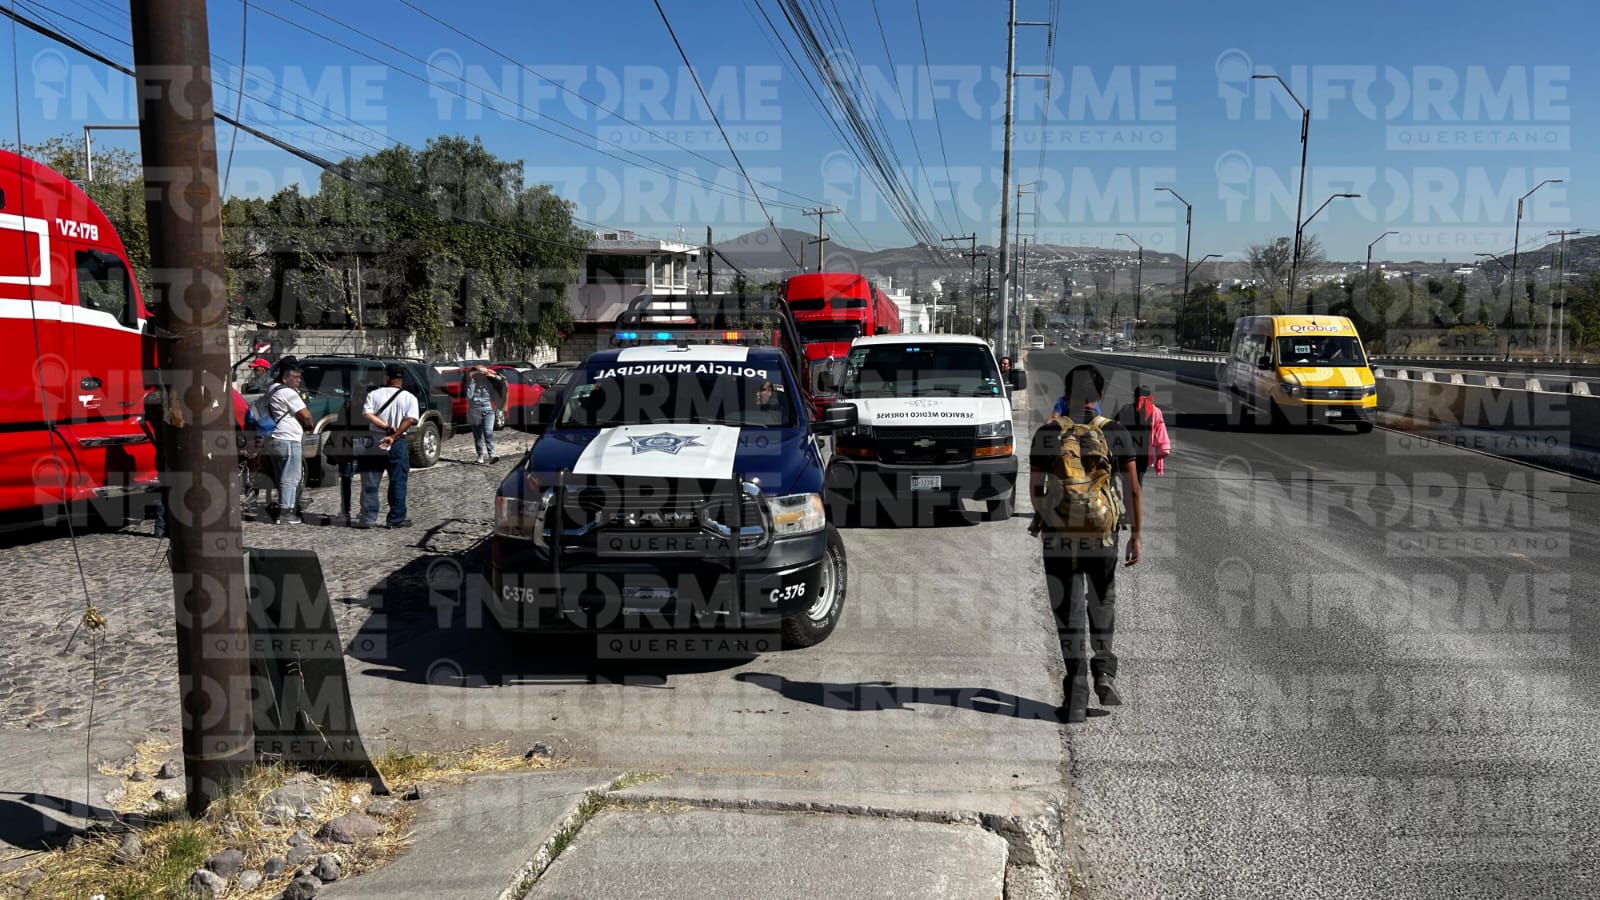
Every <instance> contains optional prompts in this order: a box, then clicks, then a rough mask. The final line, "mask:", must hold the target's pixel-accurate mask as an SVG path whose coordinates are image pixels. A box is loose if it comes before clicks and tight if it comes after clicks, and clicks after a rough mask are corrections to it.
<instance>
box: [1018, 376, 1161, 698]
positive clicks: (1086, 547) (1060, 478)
mask: <svg viewBox="0 0 1600 900" xmlns="http://www.w3.org/2000/svg"><path fill="white" fill-rule="evenodd" d="M1104 393H1105V376H1104V375H1102V374H1101V373H1100V370H1099V369H1098V368H1096V367H1094V366H1091V365H1082V366H1077V367H1076V368H1073V369H1072V370H1071V371H1069V372H1067V377H1066V388H1065V390H1064V392H1063V399H1064V400H1065V401H1066V404H1065V407H1066V410H1065V414H1064V415H1063V416H1061V417H1059V418H1057V417H1056V416H1052V417H1051V421H1048V422H1046V423H1045V424H1044V425H1043V426H1041V427H1040V428H1039V430H1038V431H1036V432H1035V433H1034V435H1033V444H1032V449H1031V450H1030V453H1029V469H1030V472H1029V486H1030V491H1029V493H1030V496H1031V497H1032V498H1033V508H1034V510H1035V512H1034V521H1033V524H1032V525H1031V526H1030V527H1029V529H1028V532H1029V534H1032V535H1034V536H1036V537H1037V536H1041V535H1042V544H1043V555H1044V573H1045V583H1046V586H1047V587H1048V589H1049V591H1050V605H1051V607H1052V608H1053V609H1054V611H1055V616H1056V630H1057V634H1058V636H1059V638H1060V640H1061V656H1062V661H1063V662H1064V663H1065V664H1066V670H1067V671H1066V678H1065V679H1064V681H1063V683H1062V689H1063V693H1064V694H1065V700H1064V701H1063V704H1062V708H1061V713H1062V715H1063V717H1064V719H1065V721H1067V722H1082V721H1084V719H1085V718H1086V717H1087V715H1088V704H1089V687H1090V678H1091V677H1092V678H1093V682H1094V684H1093V686H1094V691H1095V694H1096V695H1097V696H1098V697H1099V699H1100V705H1102V706H1120V705H1121V704H1122V697H1121V695H1120V694H1118V692H1117V683H1116V679H1117V656H1116V653H1114V652H1113V650H1112V647H1111V643H1112V634H1113V632H1114V631H1115V627H1116V577H1117V562H1118V560H1119V559H1123V560H1125V562H1126V564H1127V565H1129V566H1132V565H1136V564H1137V563H1138V562H1139V557H1140V555H1141V553H1142V552H1143V548H1142V547H1141V541H1140V530H1141V527H1142V525H1143V518H1144V511H1143V508H1142V500H1141V496H1140V492H1139V478H1138V474H1137V471H1136V468H1135V463H1136V458H1137V456H1138V448H1137V447H1136V445H1135V443H1134V440H1133V436H1132V435H1131V434H1129V432H1128V429H1127V428H1125V427H1124V426H1123V425H1121V424H1120V423H1118V422H1116V421H1115V420H1112V419H1108V418H1105V417H1104V416H1101V415H1100V414H1099V412H1098V408H1099V403H1100V399H1101V397H1102V395H1103V394H1104ZM1124 526H1126V527H1127V528H1128V530H1129V532H1130V533H1129V535H1128V546H1127V549H1126V551H1125V552H1122V553H1120V554H1119V548H1118V542H1119V541H1118V539H1119V536H1120V532H1121V530H1122V528H1123V527H1124ZM1086 636H1087V638H1088V640H1089V644H1090V647H1091V648H1092V649H1093V651H1094V657H1093V659H1092V660H1086V658H1085V655H1084V647H1083V642H1084V638H1085V637H1086ZM1086 663H1087V664H1086Z"/></svg>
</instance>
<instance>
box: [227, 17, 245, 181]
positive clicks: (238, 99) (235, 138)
mask: <svg viewBox="0 0 1600 900" xmlns="http://www.w3.org/2000/svg"><path fill="white" fill-rule="evenodd" d="M241 5H242V6H243V11H242V12H241V13H240V17H239V90H238V92H237V93H236V94H235V95H234V100H233V111H234V112H235V113H238V112H240V111H242V110H243V109H244V73H245V66H246V62H245V61H246V60H247V59H249V52H250V0H242V2H241ZM238 144H239V129H237V128H235V129H233V132H232V136H231V137H230V138H228V166H227V168H226V169H224V170H223V174H222V196H224V197H226V196H228V182H229V180H230V179H232V178H233V151H234V148H235V147H237V146H238Z"/></svg>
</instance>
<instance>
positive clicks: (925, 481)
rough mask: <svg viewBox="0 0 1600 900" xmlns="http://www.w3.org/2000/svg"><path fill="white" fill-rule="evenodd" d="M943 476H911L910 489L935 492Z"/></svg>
mask: <svg viewBox="0 0 1600 900" xmlns="http://www.w3.org/2000/svg"><path fill="white" fill-rule="evenodd" d="M943 481H944V476H942V475H913V476H911V489H912V490H913V491H937V490H939V488H940V486H941V484H942V482H943Z"/></svg>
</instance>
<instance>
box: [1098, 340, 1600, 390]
mask: <svg viewBox="0 0 1600 900" xmlns="http://www.w3.org/2000/svg"><path fill="white" fill-rule="evenodd" d="M1074 350H1075V352H1079V353H1091V354H1095V355H1098V356H1105V357H1111V358H1115V357H1135V358H1141V359H1157V360H1160V359H1167V360H1180V361H1184V362H1216V363H1221V362H1223V361H1224V360H1226V359H1227V358H1228V355H1227V354H1226V353H1212V352H1208V351H1204V350H1184V351H1182V352H1168V353H1158V352H1154V351H1143V350H1139V351H1130V350H1113V351H1110V352H1107V351H1104V350H1092V349H1089V348H1074ZM1412 361H1414V360H1408V362H1412ZM1372 363H1373V365H1372V374H1373V375H1374V376H1376V377H1378V378H1393V379H1398V380H1401V381H1421V382H1427V383H1434V384H1461V385H1471V386H1473V387H1487V388H1500V389H1502V390H1513V391H1539V392H1544V393H1551V394H1575V395H1578V396H1581V397H1592V396H1600V378H1596V377H1593V376H1584V375H1563V374H1560V373H1557V372H1505V371H1492V370H1477V369H1455V368H1448V369H1443V368H1432V367H1426V366H1417V365H1402V364H1398V363H1391V362H1384V361H1383V360H1382V358H1381V357H1373V358H1372Z"/></svg>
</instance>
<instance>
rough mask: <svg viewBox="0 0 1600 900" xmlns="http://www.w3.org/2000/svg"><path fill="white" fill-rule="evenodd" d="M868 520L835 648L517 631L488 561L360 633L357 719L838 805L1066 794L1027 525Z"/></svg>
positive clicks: (401, 732)
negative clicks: (854, 798) (684, 655)
mask: <svg viewBox="0 0 1600 900" xmlns="http://www.w3.org/2000/svg"><path fill="white" fill-rule="evenodd" d="M868 518H869V519H870V520H872V521H869V522H868V527H853V528H848V529H845V530H844V532H843V535H844V539H845V545H846V552H847V556H848V559H849V563H850V566H849V571H850V581H849V587H848V593H847V600H846V608H845V611H844V617H843V620H842V621H841V622H840V624H839V626H838V628H837V630H836V631H835V632H834V634H833V635H832V636H831V637H830V638H829V639H828V640H826V641H824V642H823V643H821V644H819V645H817V646H815V647H812V648H808V649H804V650H789V651H775V652H768V653H762V654H759V655H754V656H752V655H750V654H737V653H730V654H728V655H727V656H726V658H722V659H698V660H689V659H683V660H675V659H673V658H672V656H673V650H672V648H671V647H670V645H668V644H666V643H664V642H658V643H655V644H650V643H646V642H645V640H644V639H643V638H629V637H619V638H614V639H613V638H604V639H601V640H599V641H598V642H597V639H596V638H595V637H593V636H587V637H585V636H582V635H577V636H573V637H572V638H570V639H567V640H557V641H536V640H526V639H522V638H519V637H516V636H509V637H508V636H506V635H504V634H502V633H500V632H499V631H498V629H496V628H495V627H493V625H492V624H490V623H488V622H487V621H486V618H485V616H486V613H485V612H484V611H483V610H482V609H481V606H480V605H479V604H478V602H477V601H476V600H475V599H474V598H475V594H474V590H475V589H476V588H478V587H481V581H480V577H481V574H482V573H483V570H482V569H481V568H477V567H478V566H480V565H481V563H482V559H481V557H475V556H471V555H469V556H467V557H465V558H463V559H462V560H461V568H460V570H459V571H458V572H452V573H451V574H449V576H448V577H443V578H441V577H439V576H440V574H441V573H440V572H429V573H427V576H426V577H427V578H428V580H429V583H430V584H431V585H434V586H435V588H436V589H435V590H434V593H435V594H436V595H438V599H439V601H440V602H437V603H433V604H431V608H430V606H425V605H422V604H413V605H412V606H411V607H410V608H409V609H395V610H389V611H386V614H385V615H383V616H375V617H373V618H372V619H371V620H369V621H368V623H367V624H366V626H365V627H364V629H363V633H362V634H360V635H357V636H355V638H354V640H353V642H352V643H353V645H355V646H358V647H366V648H371V649H370V650H369V651H367V652H363V653H361V654H360V655H359V656H358V658H357V659H352V660H349V661H348V664H349V666H350V668H351V670H352V672H353V673H356V677H355V678H354V679H353V684H352V691H353V693H354V699H355V704H356V709H357V713H358V715H359V716H360V718H361V721H362V723H363V727H364V729H365V730H366V731H367V733H369V734H371V735H373V736H374V737H375V738H376V740H377V741H378V742H379V743H384V742H388V741H394V742H398V743H401V744H408V745H410V746H424V745H429V746H441V745H444V746H447V745H449V744H450V743H452V742H458V743H462V744H466V743H479V742H483V741H486V740H501V739H503V740H508V741H512V742H513V743H514V744H516V745H525V744H528V743H531V742H533V741H543V742H547V743H550V744H551V745H552V746H554V747H555V748H556V749H557V750H558V751H559V752H560V753H561V754H562V755H568V756H570V757H571V758H572V760H573V762H574V764H575V765H589V766H596V767H602V768H620V769H627V770H635V771H637V770H648V771H691V772H711V773H730V774H738V773H748V774H773V775H780V776H786V777H789V778H793V779H797V780H798V782H799V783H800V784H809V785H811V786H813V787H814V788H815V789H816V790H817V792H818V793H819V795H822V796H829V797H848V795H849V793H850V792H852V791H860V790H873V791H943V792H963V791H966V792H980V793H999V794H1010V793H1014V792H1019V791H1020V792H1035V793H1042V794H1048V795H1050V796H1059V795H1060V793H1061V792H1062V779H1061V775H1062V771H1063V769H1062V767H1063V760H1064V754H1063V747H1062V741H1061V726H1060V724H1058V722H1057V721H1056V718H1055V713H1054V707H1055V705H1056V704H1058V703H1059V702H1060V673H1061V665H1060V660H1059V652H1058V651H1057V649H1056V645H1055V637H1054V631H1053V626H1052V624H1051V623H1052V621H1053V619H1052V616H1051V613H1050V607H1049V600H1048V598H1047V596H1046V594H1045V592H1044V582H1043V575H1042V570H1041V569H1040V567H1039V565H1040V564H1039V560H1038V557H1037V551H1036V550H1035V548H1034V545H1033V544H1032V543H1031V542H1030V541H1028V539H1027V536H1026V531H1025V526H1026V521H1025V520H1024V519H1023V518H1021V517H1020V515H1019V516H1018V517H1014V518H1012V519H1010V520H1009V521H1003V522H984V523H976V522H968V521H964V520H963V519H962V518H960V517H938V518H923V519H920V520H918V521H909V520H908V521H907V525H908V527H903V528H900V527H871V525H872V524H873V522H874V521H876V522H877V523H878V524H879V525H887V524H888V523H886V522H883V521H882V520H881V519H878V518H875V517H871V516H869V517H868ZM919 522H920V524H919ZM418 574H422V573H418ZM458 583H459V584H460V585H461V589H460V590H456V591H448V590H438V589H437V588H438V587H440V586H444V587H451V586H454V585H456V584H458ZM725 636H726V637H727V638H729V639H730V640H732V639H737V638H739V637H740V635H739V634H738V633H736V632H727V633H726V634H725ZM368 639H370V640H368ZM613 641H615V643H613ZM563 645H564V646H563ZM585 648H587V652H581V651H583V650H584V649H585Z"/></svg>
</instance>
